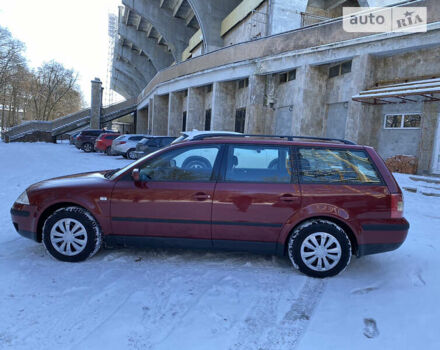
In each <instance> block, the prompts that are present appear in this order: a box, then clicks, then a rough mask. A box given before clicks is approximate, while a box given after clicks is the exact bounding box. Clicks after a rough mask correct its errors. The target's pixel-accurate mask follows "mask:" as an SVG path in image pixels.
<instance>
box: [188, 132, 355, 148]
mask: <svg viewBox="0 0 440 350" xmlns="http://www.w3.org/2000/svg"><path fill="white" fill-rule="evenodd" d="M211 137H270V138H280V139H287V141H293V140H294V139H299V140H315V141H336V142H341V143H343V144H346V145H356V143H355V142H353V141H349V140H344V139H335V138H328V137H315V136H290V135H258V134H220V133H218V134H215V133H213V134H201V135H196V136H194V137H193V140H204V139H208V138H211Z"/></svg>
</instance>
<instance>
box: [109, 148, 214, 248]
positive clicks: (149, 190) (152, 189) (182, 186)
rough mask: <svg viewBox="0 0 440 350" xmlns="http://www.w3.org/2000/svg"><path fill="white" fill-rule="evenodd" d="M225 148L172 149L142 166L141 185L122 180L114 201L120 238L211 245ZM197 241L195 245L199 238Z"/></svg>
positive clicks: (114, 219) (115, 230)
mask: <svg viewBox="0 0 440 350" xmlns="http://www.w3.org/2000/svg"><path fill="white" fill-rule="evenodd" d="M220 148H221V147H220V146H217V145H212V146H211V145H198V146H196V145H192V146H184V147H178V148H173V149H171V150H168V151H167V152H163V153H161V154H159V155H157V156H155V157H152V158H150V159H147V160H145V161H144V162H143V163H142V164H140V165H139V175H140V181H138V182H135V181H134V180H133V179H132V178H131V177H130V176H125V177H124V178H123V179H120V180H119V181H118V182H117V183H116V185H115V188H114V191H113V194H112V199H111V217H112V230H113V234H115V235H123V236H125V235H128V236H138V237H139V236H144V237H157V238H159V237H160V238H163V239H164V242H165V241H166V239H168V240H169V241H170V242H173V243H176V242H177V243H178V245H180V246H182V245H185V244H187V243H188V245H191V246H193V245H194V244H199V245H202V246H211V212H212V198H213V194H214V188H215V177H214V169H215V168H216V167H218V160H217V158H218V154H219V153H220V152H219V151H220ZM195 239H197V240H199V241H197V242H196V243H194V240H195Z"/></svg>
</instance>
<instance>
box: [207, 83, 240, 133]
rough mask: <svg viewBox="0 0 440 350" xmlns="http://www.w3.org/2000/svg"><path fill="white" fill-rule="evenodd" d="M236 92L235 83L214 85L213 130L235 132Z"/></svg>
mask: <svg viewBox="0 0 440 350" xmlns="http://www.w3.org/2000/svg"><path fill="white" fill-rule="evenodd" d="M235 90H236V82H235V81H232V82H215V83H214V84H213V89H212V108H211V110H212V112H211V113H212V114H211V130H215V131H222V130H224V131H234V130H235Z"/></svg>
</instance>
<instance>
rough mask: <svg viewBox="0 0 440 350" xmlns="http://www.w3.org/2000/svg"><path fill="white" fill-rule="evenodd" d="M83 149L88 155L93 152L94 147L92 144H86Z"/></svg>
mask: <svg viewBox="0 0 440 350" xmlns="http://www.w3.org/2000/svg"><path fill="white" fill-rule="evenodd" d="M81 148H82V150H83V151H84V152H86V153H90V152H93V145H92V144H91V143H90V142H86V143H85V144H83V145H82V147H81Z"/></svg>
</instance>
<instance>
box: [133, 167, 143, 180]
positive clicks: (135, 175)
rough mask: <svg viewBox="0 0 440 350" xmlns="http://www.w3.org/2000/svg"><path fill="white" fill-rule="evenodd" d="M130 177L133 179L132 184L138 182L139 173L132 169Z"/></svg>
mask: <svg viewBox="0 0 440 350" xmlns="http://www.w3.org/2000/svg"><path fill="white" fill-rule="evenodd" d="M131 177H132V178H133V180H134V182H140V181H141V173H140V172H139V169H137V168H136V169H133V171H132V172H131Z"/></svg>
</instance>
